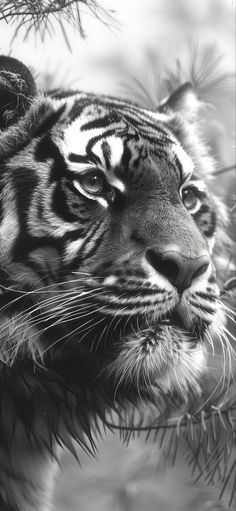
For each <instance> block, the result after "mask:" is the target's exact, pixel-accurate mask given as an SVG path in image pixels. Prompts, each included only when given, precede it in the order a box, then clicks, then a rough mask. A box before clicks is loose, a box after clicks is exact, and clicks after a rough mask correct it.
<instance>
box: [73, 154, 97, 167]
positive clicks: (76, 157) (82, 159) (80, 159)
mask: <svg viewBox="0 0 236 511" xmlns="http://www.w3.org/2000/svg"><path fill="white" fill-rule="evenodd" d="M68 159H69V160H70V161H71V162H75V163H95V164H98V163H101V160H100V158H98V156H96V154H94V153H92V154H91V155H90V157H89V158H88V155H87V154H86V155H82V154H75V153H70V154H69V155H68Z"/></svg>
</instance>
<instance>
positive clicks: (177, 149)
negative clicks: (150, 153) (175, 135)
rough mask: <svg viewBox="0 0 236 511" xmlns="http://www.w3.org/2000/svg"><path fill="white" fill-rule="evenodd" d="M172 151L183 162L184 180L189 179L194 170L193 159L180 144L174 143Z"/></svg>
mask: <svg viewBox="0 0 236 511" xmlns="http://www.w3.org/2000/svg"><path fill="white" fill-rule="evenodd" d="M171 151H173V152H174V155H175V157H177V160H178V161H179V163H180V164H181V170H182V177H183V180H185V179H187V178H188V177H189V176H190V175H191V174H192V173H193V171H194V165H193V161H192V159H191V158H190V156H188V154H187V153H186V152H185V150H184V149H183V147H182V146H181V145H180V144H173V146H172V147H171Z"/></svg>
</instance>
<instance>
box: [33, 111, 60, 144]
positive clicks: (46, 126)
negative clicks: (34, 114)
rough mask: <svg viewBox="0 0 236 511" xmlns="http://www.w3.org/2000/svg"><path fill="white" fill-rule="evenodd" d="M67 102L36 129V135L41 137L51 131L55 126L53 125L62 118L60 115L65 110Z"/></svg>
mask: <svg viewBox="0 0 236 511" xmlns="http://www.w3.org/2000/svg"><path fill="white" fill-rule="evenodd" d="M65 108H66V103H65V104H64V105H62V106H60V108H58V110H56V112H52V113H51V114H50V115H49V116H48V117H47V118H46V119H45V120H44V121H43V122H42V124H40V126H39V127H38V128H37V129H36V130H35V132H34V137H40V136H41V135H43V134H44V133H45V132H46V131H49V130H50V129H52V128H53V126H54V125H55V124H56V123H57V122H58V121H59V120H60V117H61V116H62V114H63V112H64V111H65Z"/></svg>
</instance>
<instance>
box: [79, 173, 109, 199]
mask: <svg viewBox="0 0 236 511" xmlns="http://www.w3.org/2000/svg"><path fill="white" fill-rule="evenodd" d="M80 183H81V186H82V187H83V188H84V189H85V190H86V192H89V193H92V194H98V193H101V192H102V190H103V188H104V184H105V182H104V175H103V173H102V172H100V171H98V170H96V171H93V172H88V173H87V174H84V175H83V176H81V178H80Z"/></svg>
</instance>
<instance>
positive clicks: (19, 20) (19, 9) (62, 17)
mask: <svg viewBox="0 0 236 511" xmlns="http://www.w3.org/2000/svg"><path fill="white" fill-rule="evenodd" d="M82 7H83V8H85V10H87V11H89V12H90V13H92V15H93V16H94V17H97V18H98V19H99V20H100V21H102V22H103V23H104V24H106V25H110V24H113V25H114V23H115V20H114V18H113V15H112V14H113V11H111V10H110V9H109V10H107V9H104V8H103V7H102V6H101V5H100V4H99V2H98V1H97V0H54V1H53V2H48V0H38V1H37V2H35V1H32V0H17V2H16V1H15V0H0V21H1V20H5V21H6V23H13V24H15V26H16V29H15V34H14V36H13V40H14V39H15V37H16V36H17V35H18V33H19V31H20V30H21V29H24V31H25V36H24V38H27V37H28V36H29V34H30V33H31V32H32V31H33V32H34V33H37V34H39V36H40V38H41V40H42V41H43V40H44V38H45V35H46V33H48V34H49V35H51V33H52V30H53V28H52V27H53V21H54V22H56V23H58V24H59V25H60V28H61V30H62V33H63V36H64V38H65V42H66V44H67V46H68V47H69V48H70V43H69V41H68V36H67V33H66V28H65V27H66V25H65V24H70V25H72V26H73V27H74V28H75V29H76V30H78V32H79V34H80V35H81V37H83V38H85V32H84V30H83V25H82V21H81V14H82Z"/></svg>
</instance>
